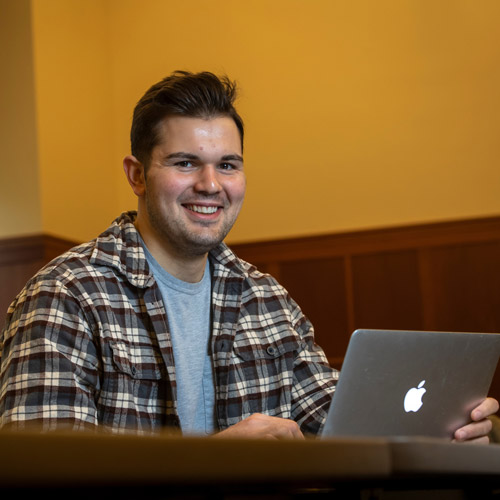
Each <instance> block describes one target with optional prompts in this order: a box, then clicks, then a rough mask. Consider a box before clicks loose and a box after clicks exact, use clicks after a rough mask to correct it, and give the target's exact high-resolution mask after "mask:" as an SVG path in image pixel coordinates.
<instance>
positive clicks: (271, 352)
mask: <svg viewBox="0 0 500 500" xmlns="http://www.w3.org/2000/svg"><path fill="white" fill-rule="evenodd" d="M267 354H269V356H274V355H275V354H276V348H275V347H273V346H272V345H270V346H269V347H268V348H267Z"/></svg>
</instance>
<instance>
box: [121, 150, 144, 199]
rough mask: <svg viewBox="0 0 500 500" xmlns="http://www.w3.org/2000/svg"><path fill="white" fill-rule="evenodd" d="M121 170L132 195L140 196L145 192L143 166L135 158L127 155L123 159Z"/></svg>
mask: <svg viewBox="0 0 500 500" xmlns="http://www.w3.org/2000/svg"><path fill="white" fill-rule="evenodd" d="M123 170H124V171H125V175H126V176H127V180H128V183H129V184H130V186H131V187H132V191H133V192H134V194H135V195H136V196H142V195H143V194H144V193H145V191H146V180H145V174H144V165H143V164H142V163H141V162H140V161H139V160H138V159H137V158H136V157H135V156H132V155H128V156H126V157H125V158H124V159H123Z"/></svg>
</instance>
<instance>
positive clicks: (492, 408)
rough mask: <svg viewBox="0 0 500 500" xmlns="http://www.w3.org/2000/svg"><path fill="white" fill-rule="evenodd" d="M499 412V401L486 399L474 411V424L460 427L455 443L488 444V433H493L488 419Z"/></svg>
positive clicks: (472, 413) (472, 414)
mask: <svg viewBox="0 0 500 500" xmlns="http://www.w3.org/2000/svg"><path fill="white" fill-rule="evenodd" d="M497 411H498V401H497V400H496V399H493V398H486V399H485V400H484V401H483V402H482V403H481V404H480V405H479V406H477V407H476V408H474V409H473V410H472V412H471V419H472V423H470V424H467V425H464V426H463V427H460V429H458V430H457V431H456V432H455V439H454V441H468V442H473V443H485V444H488V443H489V442H490V439H489V437H488V433H489V432H490V431H491V427H492V423H491V421H490V420H488V418H487V417H489V416H490V415H493V414H494V413H496V412H497Z"/></svg>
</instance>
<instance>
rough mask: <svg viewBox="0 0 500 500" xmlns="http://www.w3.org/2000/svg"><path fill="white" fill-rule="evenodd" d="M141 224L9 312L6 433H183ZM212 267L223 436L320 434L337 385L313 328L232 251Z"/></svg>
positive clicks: (119, 228) (120, 231) (218, 255)
mask: <svg viewBox="0 0 500 500" xmlns="http://www.w3.org/2000/svg"><path fill="white" fill-rule="evenodd" d="M134 217H135V213H134V212H129V213H125V214H122V216H120V217H119V218H118V219H117V220H115V221H114V223H113V224H112V225H111V227H110V228H108V230H106V231H105V232H104V233H103V234H101V235H100V236H99V237H98V238H97V239H95V240H92V241H91V242H89V243H86V244H83V245H80V246H77V247H75V248H73V249H72V250H69V251H68V252H66V253H65V254H63V255H62V256H60V257H58V258H56V259H55V260H53V261H52V262H51V263H49V264H48V265H47V266H45V267H44V268H43V269H42V270H40V271H39V272H38V273H37V274H36V275H35V276H34V277H33V278H32V279H31V280H30V281H29V282H28V283H27V285H26V286H25V288H24V289H23V290H22V291H21V293H20V294H19V295H18V296H17V298H16V299H15V301H14V302H13V303H12V304H11V306H10V307H9V310H8V315H7V320H6V324H5V328H4V330H3V331H2V336H1V337H0V347H1V351H0V353H1V358H0V362H1V365H0V426H5V425H9V426H13V427H15V428H24V427H25V426H27V425H28V424H31V423H36V424H38V425H40V426H41V428H42V429H43V430H52V429H59V428H61V427H64V428H70V429H75V430H76V429H88V428H93V429H97V428H99V429H106V430H111V431H112V432H124V431H134V432H137V433H149V432H154V431H159V430H162V429H165V427H177V428H178V427H179V426H180V423H179V418H178V414H177V411H176V378H175V366H174V358H173V351H172V343H171V339H170V335H169V330H168V319H167V316H166V312H165V307H164V305H163V302H162V298H161V295H160V292H159V288H158V285H157V284H156V282H155V280H154V278H153V276H152V274H151V272H150V271H149V268H148V264H147V261H146V258H145V255H144V251H143V249H142V246H141V243H140V241H139V238H138V233H137V231H136V229H135V227H134V225H133V220H134ZM209 258H210V261H211V264H212V272H213V278H212V287H213V290H212V338H211V349H212V359H213V364H214V371H215V394H216V421H217V425H218V427H219V429H220V430H223V429H225V428H227V427H228V426H230V425H232V424H235V423H237V422H239V421H240V420H242V419H244V418H245V417H248V416H249V415H251V414H252V413H256V412H259V413H264V414H267V415H272V416H277V417H282V418H289V419H293V420H295V421H296V422H297V423H298V424H299V425H300V427H301V429H302V431H303V432H305V433H308V434H317V433H318V432H319V431H320V429H321V428H322V425H323V423H324V420H325V417H326V412H327V409H328V406H329V404H330V400H331V397H332V394H333V391H334V388H335V383H336V380H337V378H338V373H337V372H336V371H335V370H333V369H332V368H330V367H329V366H328V363H327V360H326V358H325V355H324V353H323V351H322V350H321V349H320V348H319V347H318V346H317V345H316V344H315V343H314V336H313V328H312V326H311V324H310V323H309V321H308V320H307V319H306V317H305V316H304V315H303V314H302V312H301V310H300V309H299V307H298V306H297V305H296V304H295V302H293V300H292V299H291V298H290V296H289V295H288V293H287V292H286V290H285V289H284V288H283V287H281V286H280V285H279V284H278V283H277V282H276V281H275V280H274V279H273V278H272V277H270V276H269V275H265V274H262V273H260V272H259V271H258V270H257V269H256V268H255V267H253V266H251V265H250V264H248V263H246V262H244V261H242V260H240V259H238V258H237V257H236V256H235V255H234V254H233V253H232V252H231V251H230V250H229V248H228V247H227V246H226V245H225V244H221V245H219V246H218V247H217V248H216V249H214V250H213V251H211V252H210V254H209Z"/></svg>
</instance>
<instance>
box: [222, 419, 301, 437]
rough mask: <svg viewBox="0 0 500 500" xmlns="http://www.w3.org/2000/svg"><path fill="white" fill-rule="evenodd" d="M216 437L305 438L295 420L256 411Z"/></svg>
mask: <svg viewBox="0 0 500 500" xmlns="http://www.w3.org/2000/svg"><path fill="white" fill-rule="evenodd" d="M214 437H216V438H260V439H305V438H304V435H303V434H302V432H301V430H300V428H299V426H298V425H297V423H296V422H294V421H293V420H287V419H284V418H278V417H270V416H268V415H262V414H261V413H254V414H253V415H250V416H249V417H248V418H245V419H244V420H242V421H241V422H238V423H237V424H234V425H232V426H231V427H228V428H227V429H225V430H223V431H221V432H219V433H217V434H214Z"/></svg>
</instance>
